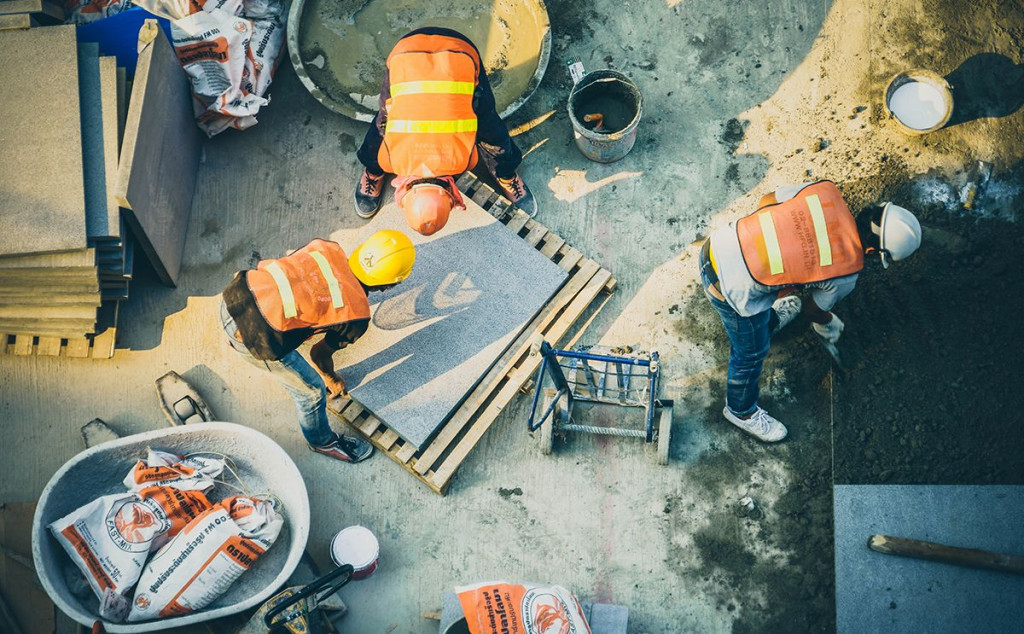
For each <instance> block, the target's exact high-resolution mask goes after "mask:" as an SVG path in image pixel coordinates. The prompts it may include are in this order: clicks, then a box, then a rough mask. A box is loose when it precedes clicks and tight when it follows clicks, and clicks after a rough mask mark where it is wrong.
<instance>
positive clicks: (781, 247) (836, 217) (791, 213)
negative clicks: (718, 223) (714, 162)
mask: <svg viewBox="0 0 1024 634" xmlns="http://www.w3.org/2000/svg"><path fill="white" fill-rule="evenodd" d="M771 200H772V201H774V197H772V198H771ZM755 218H756V219H755ZM736 235H737V238H738V239H739V244H740V251H741V253H742V256H743V260H744V262H745V264H746V266H747V270H748V271H749V273H750V276H751V277H752V278H753V279H754V280H755V281H756V282H758V283H760V284H763V285H765V286H784V285H793V284H809V283H811V282H817V281H821V280H826V279H831V278H835V277H843V276H845V275H850V274H852V273H856V272H858V271H860V270H861V268H863V266H864V252H863V248H862V246H861V243H860V236H859V234H858V233H857V226H856V221H855V220H854V218H853V214H851V213H850V210H849V208H848V207H847V206H846V202H845V201H844V200H843V197H842V195H841V194H840V193H839V189H838V188H837V187H836V186H835V184H834V183H832V182H830V181H819V182H817V183H812V184H810V185H808V186H806V187H804V188H803V189H802V190H800V191H799V192H798V193H797V194H796V195H795V196H794V197H793V198H791V199H789V200H786V201H783V202H781V203H776V202H772V203H771V204H768V205H766V206H764V207H762V208H761V209H758V210H757V211H756V212H755V213H753V214H751V215H750V216H747V217H745V218H741V219H740V220H739V221H738V222H737V223H736Z"/></svg>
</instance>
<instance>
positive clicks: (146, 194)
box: [116, 29, 204, 286]
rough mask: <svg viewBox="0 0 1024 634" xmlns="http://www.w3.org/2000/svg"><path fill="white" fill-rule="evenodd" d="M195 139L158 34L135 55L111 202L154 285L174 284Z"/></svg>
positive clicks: (188, 106)
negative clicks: (153, 276)
mask: <svg viewBox="0 0 1024 634" xmlns="http://www.w3.org/2000/svg"><path fill="white" fill-rule="evenodd" d="M203 138H204V137H203V135H202V133H201V132H200V131H199V128H198V127H197V126H196V124H195V121H194V120H193V117H192V97H191V90H190V87H189V83H188V81H187V80H186V78H185V73H184V71H182V70H181V66H180V65H179V63H178V58H177V57H176V56H175V54H174V51H173V50H172V48H171V44H170V42H168V41H167V38H166V36H164V33H163V31H162V30H160V29H157V34H156V38H155V39H154V40H153V42H151V43H150V44H148V45H147V46H146V48H145V49H144V50H143V51H142V52H141V53H140V54H139V63H138V66H137V67H136V73H135V81H134V83H133V85H132V92H131V97H130V100H129V105H128V118H127V120H126V122H125V130H124V141H123V143H122V145H121V155H120V159H119V161H118V179H117V192H116V196H117V198H116V200H117V202H118V203H119V204H120V205H121V207H122V208H124V210H125V211H124V215H125V218H126V219H127V221H128V223H129V224H130V225H131V228H132V232H133V233H134V234H135V237H136V239H137V240H138V241H139V246H140V247H141V248H142V250H143V252H145V254H146V256H147V257H148V258H149V261H150V262H151V263H152V265H153V269H154V270H155V271H156V274H157V276H158V277H159V278H160V280H161V281H162V282H163V283H165V284H169V285H172V286H173V285H174V284H176V283H177V279H178V273H179V272H180V270H181V260H182V256H183V254H184V250H185V233H186V230H187V228H188V218H189V213H190V212H191V209H192V193H193V191H194V189H195V182H196V170H197V168H198V166H199V155H200V153H201V152H202V149H203Z"/></svg>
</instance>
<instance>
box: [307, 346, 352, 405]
mask: <svg viewBox="0 0 1024 634" xmlns="http://www.w3.org/2000/svg"><path fill="white" fill-rule="evenodd" d="M336 351H337V349H336V348H334V347H332V346H331V345H330V344H329V343H327V337H324V338H323V339H321V340H320V341H318V342H316V343H315V344H313V347H312V348H310V350H309V358H310V359H311V360H312V361H313V367H314V368H316V371H317V372H319V373H320V377H321V378H322V379H323V380H324V385H325V386H327V391H328V393H330V395H331V396H344V397H347V396H348V389H346V386H345V380H344V379H342V378H341V377H340V376H338V375H337V373H335V371H334V353H335V352H336Z"/></svg>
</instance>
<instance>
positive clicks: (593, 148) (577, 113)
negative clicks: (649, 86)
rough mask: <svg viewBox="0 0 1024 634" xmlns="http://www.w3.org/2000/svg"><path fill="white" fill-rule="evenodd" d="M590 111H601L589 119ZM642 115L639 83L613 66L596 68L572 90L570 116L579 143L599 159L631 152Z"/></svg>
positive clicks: (606, 160)
mask: <svg viewBox="0 0 1024 634" xmlns="http://www.w3.org/2000/svg"><path fill="white" fill-rule="evenodd" d="M588 115H590V116H591V117H592V116H593V115H600V117H601V118H600V125H599V126H598V125H597V120H592V121H587V120H586V119H587V118H590V117H588ZM642 115H643V96H642V95H641V94H640V89H639V88H637V87H636V84H634V83H633V82H632V80H630V78H629V77H626V76H625V75H623V74H622V73H620V72H618V71H614V70H595V71H594V72H592V73H588V74H587V75H586V76H584V77H583V79H581V80H580V81H579V83H578V84H576V85H575V86H573V89H572V92H570V93H569V120H570V121H572V129H573V137H574V138H575V139H576V147H578V148H579V149H580V152H583V155H584V156H586V157H587V158H588V159H590V160H592V161H597V162H598V163H612V162H614V161H617V160H619V159H621V158H622V157H624V156H626V155H627V154H629V151H630V150H631V149H633V144H634V143H635V142H636V132H637V126H638V125H640V117H641V116H642Z"/></svg>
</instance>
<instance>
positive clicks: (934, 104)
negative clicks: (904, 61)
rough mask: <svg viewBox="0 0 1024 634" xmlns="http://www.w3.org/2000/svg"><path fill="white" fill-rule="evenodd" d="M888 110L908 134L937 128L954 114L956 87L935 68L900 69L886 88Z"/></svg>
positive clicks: (886, 108) (924, 132)
mask: <svg viewBox="0 0 1024 634" xmlns="http://www.w3.org/2000/svg"><path fill="white" fill-rule="evenodd" d="M885 111H886V112H887V113H888V115H889V117H890V118H892V119H894V120H895V121H896V123H897V124H898V125H899V127H900V129H901V130H903V132H905V133H907V134H912V135H920V134H927V133H928V132H934V131H935V130H938V129H940V128H942V126H944V125H946V123H947V122H949V118H950V117H951V116H953V91H952V90H951V89H950V87H949V83H948V82H946V80H945V79H944V78H943V77H942V76H941V75H939V74H937V73H933V72H932V71H929V70H911V71H907V72H905V73H900V74H899V75H896V76H895V77H893V79H892V81H890V82H889V86H888V87H887V88H886V89H885Z"/></svg>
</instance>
